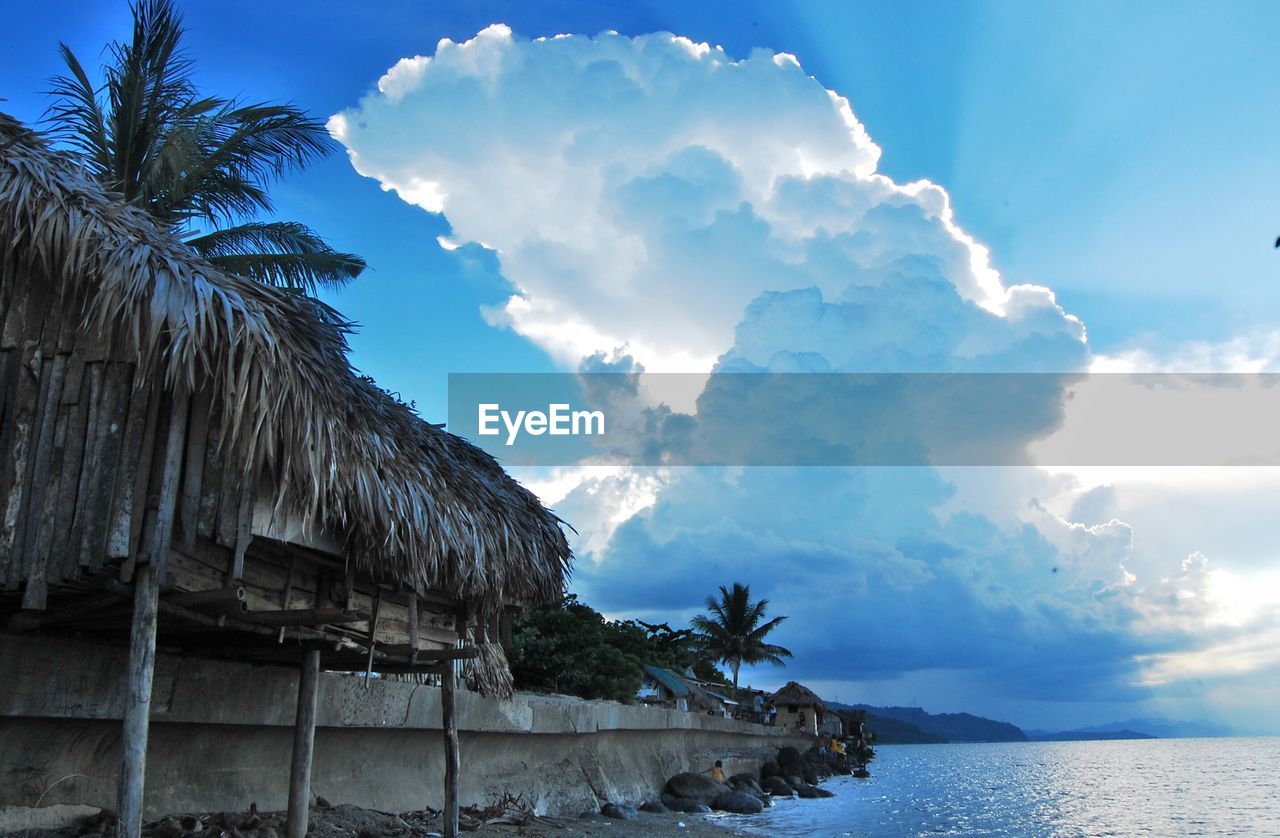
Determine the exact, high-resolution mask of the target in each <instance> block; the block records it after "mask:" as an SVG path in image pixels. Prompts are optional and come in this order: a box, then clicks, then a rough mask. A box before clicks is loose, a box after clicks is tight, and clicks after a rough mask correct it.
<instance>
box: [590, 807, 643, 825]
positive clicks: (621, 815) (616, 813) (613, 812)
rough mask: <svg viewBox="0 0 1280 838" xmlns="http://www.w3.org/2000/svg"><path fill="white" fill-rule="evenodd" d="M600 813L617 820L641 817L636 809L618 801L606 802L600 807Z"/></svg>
mask: <svg viewBox="0 0 1280 838" xmlns="http://www.w3.org/2000/svg"><path fill="white" fill-rule="evenodd" d="M600 814H602V815H604V816H605V817H606V818H612V819H613V820H615V821H633V820H635V819H636V818H638V817H640V816H639V815H638V814H637V813H636V810H635V809H632V808H631V807H630V806H624V805H621V804H618V803H606V804H604V805H603V806H601V807H600Z"/></svg>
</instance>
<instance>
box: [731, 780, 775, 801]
mask: <svg viewBox="0 0 1280 838" xmlns="http://www.w3.org/2000/svg"><path fill="white" fill-rule="evenodd" d="M729 785H730V786H732V787H733V790H734V791H740V792H745V793H746V794H749V795H751V796H752V797H754V798H756V799H757V800H759V801H760V802H761V803H763V804H764V805H765V806H766V807H768V806H771V805H773V804H772V803H771V802H770V801H769V794H768V792H766V791H765V790H764V789H763V788H761V787H760V784H759V783H757V782H756V781H755V779H754V778H753V777H751V776H750V775H745V776H744V775H735V776H733V777H730V778H729Z"/></svg>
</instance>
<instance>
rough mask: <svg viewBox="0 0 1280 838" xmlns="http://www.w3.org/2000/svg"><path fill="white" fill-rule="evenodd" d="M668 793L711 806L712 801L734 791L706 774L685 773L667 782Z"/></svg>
mask: <svg viewBox="0 0 1280 838" xmlns="http://www.w3.org/2000/svg"><path fill="white" fill-rule="evenodd" d="M666 791H667V793H668V794H670V795H671V796H672V797H687V798H689V799H690V800H696V801H698V802H699V803H706V804H710V803H711V801H713V800H715V799H716V798H717V797H719V796H720V795H722V794H724V793H725V792H727V791H732V789H730V788H729V787H728V786H726V785H723V784H721V783H717V782H716V781H715V780H713V779H711V778H710V777H708V776H706V775H705V774H694V773H692V772H689V771H685V772H683V773H681V774H677V775H675V776H674V777H672V778H671V779H670V780H667V785H666Z"/></svg>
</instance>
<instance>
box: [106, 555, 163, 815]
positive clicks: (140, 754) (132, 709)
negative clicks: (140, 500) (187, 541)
mask: <svg viewBox="0 0 1280 838" xmlns="http://www.w3.org/2000/svg"><path fill="white" fill-rule="evenodd" d="M159 593H160V585H159V584H158V583H157V581H156V566H155V565H154V564H150V563H148V564H144V565H141V566H139V567H138V568H137V570H135V571H134V574H133V630H132V633H131V635H130V637H129V668H128V670H126V674H125V677H126V678H127V679H128V684H127V689H126V692H125V706H124V730H123V732H122V734H121V747H122V748H123V751H124V755H123V759H122V761H121V765H120V798H119V801H118V805H119V807H120V823H119V826H118V827H117V831H116V834H117V835H119V836H121V838H138V836H140V835H141V834H142V789H143V785H144V781H145V775H146V767H147V725H148V723H149V722H150V720H151V680H152V676H154V675H155V664H156V607H157V605H158V603H159Z"/></svg>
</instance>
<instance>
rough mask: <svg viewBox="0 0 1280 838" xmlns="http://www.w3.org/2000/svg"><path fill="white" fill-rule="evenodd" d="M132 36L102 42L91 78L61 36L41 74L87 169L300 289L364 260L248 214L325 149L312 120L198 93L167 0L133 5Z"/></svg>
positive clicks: (222, 260) (341, 279) (246, 268)
mask: <svg viewBox="0 0 1280 838" xmlns="http://www.w3.org/2000/svg"><path fill="white" fill-rule="evenodd" d="M131 8H132V11H133V39H132V40H131V41H130V42H129V43H121V42H118V41H117V42H113V43H112V44H110V45H109V47H108V48H107V50H106V55H107V60H106V63H105V64H104V65H103V67H102V75H103V82H102V84H101V85H100V86H98V87H95V86H94V84H93V82H92V81H90V79H89V76H88V74H87V73H86V72H85V70H84V67H83V66H82V65H81V63H80V61H79V60H78V59H77V58H76V56H75V54H74V53H73V52H72V51H71V50H70V48H68V47H67V45H66V44H60V45H59V48H60V51H61V54H62V59H63V62H64V63H65V64H66V66H67V74H66V75H62V76H58V77H56V78H54V79H53V81H52V89H51V90H50V95H51V96H52V98H53V102H52V104H51V105H50V107H49V112H48V118H49V121H50V122H51V123H52V124H53V133H54V134H55V136H57V137H59V138H60V139H61V140H62V141H63V142H64V143H65V145H66V146H67V147H68V149H69V150H70V151H71V152H72V153H73V154H75V155H76V156H77V157H78V158H79V159H80V161H81V162H82V164H83V165H84V167H85V168H86V170H87V171H88V172H90V173H91V174H92V175H93V176H94V177H96V178H97V179H98V180H99V181H101V182H102V183H103V184H104V185H105V186H106V187H107V188H108V189H110V190H112V191H113V192H116V193H118V194H119V195H120V196H121V197H122V198H123V199H124V200H126V201H128V202H130V203H132V204H134V205H136V206H138V207H140V208H142V209H143V210H145V211H146V212H147V213H149V214H150V215H151V216H152V217H153V218H155V219H156V220H157V221H158V222H159V223H161V224H164V225H166V226H168V227H170V228H171V229H172V230H173V231H174V232H175V233H176V234H177V235H179V236H181V237H182V238H184V239H185V241H186V243H187V244H188V245H190V246H191V247H192V248H193V249H194V250H195V251H196V252H197V253H199V254H200V255H202V256H204V257H206V258H207V259H209V260H210V261H211V262H213V263H214V264H216V265H218V266H219V267H221V268H223V269H224V270H227V271H230V272H232V273H237V274H241V275H243V276H247V277H251V278H253V279H256V280H259V281H261V282H265V283H268V284H272V285H277V286H280V287H284V288H290V289H294V290H298V291H304V292H307V293H315V291H316V289H317V287H320V286H328V287H332V286H339V285H343V284H345V283H346V282H349V281H350V280H352V279H354V278H355V277H356V276H358V275H359V274H360V272H361V271H363V270H364V268H365V263H364V260H363V259H361V258H360V257H358V256H353V255H352V254H349V253H338V252H336V251H334V250H333V249H332V248H331V247H329V245H327V244H326V243H325V242H324V240H323V239H321V238H320V237H319V236H318V235H316V234H315V233H314V232H312V231H311V230H310V229H308V228H307V227H305V226H304V225H302V224H298V223H294V222H287V221H285V222H262V221H255V220H253V216H255V215H256V214H257V213H269V212H271V211H272V208H273V207H272V203H271V199H270V197H269V196H268V195H267V187H268V186H269V185H270V184H271V183H272V182H273V181H274V180H276V179H278V178H279V177H280V176H282V175H284V174H285V173H286V172H288V171H290V170H293V169H299V168H302V167H303V166H305V165H306V164H308V163H309V162H311V161H313V160H315V159H317V158H319V157H321V156H323V155H325V154H327V153H328V152H329V151H331V150H332V147H333V146H332V143H331V141H330V139H329V136H328V134H327V132H326V131H325V128H324V125H323V123H321V122H319V121H317V120H315V119H312V118H311V117H309V116H307V115H306V114H305V113H303V112H302V111H301V110H299V109H297V108H295V107H293V106H292V105H277V104H267V103H259V104H245V103H243V102H241V101H238V100H234V99H222V98H218V97H213V96H202V95H201V94H200V93H199V91H197V89H196V87H195V84H194V83H193V81H192V70H193V64H192V62H191V60H190V59H189V58H188V57H187V56H186V54H185V53H184V52H183V50H182V47H181V41H182V35H183V32H184V29H183V25H182V17H181V15H179V14H178V12H177V11H175V9H174V8H173V5H172V3H171V2H170V0H140V2H138V4H137V5H135V6H132V7H131Z"/></svg>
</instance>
